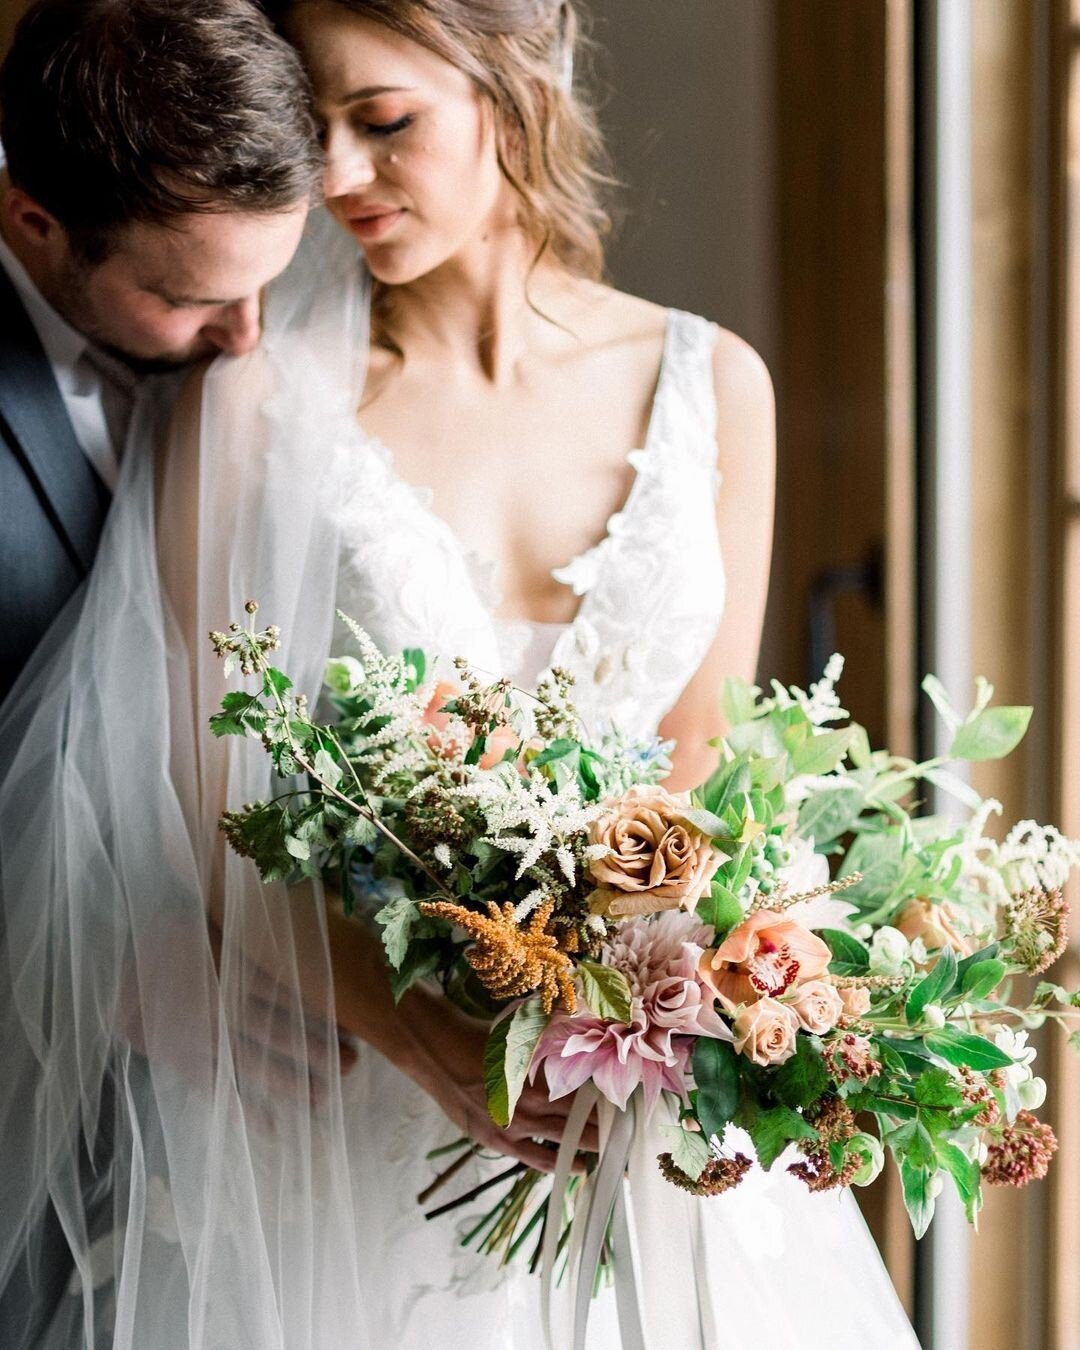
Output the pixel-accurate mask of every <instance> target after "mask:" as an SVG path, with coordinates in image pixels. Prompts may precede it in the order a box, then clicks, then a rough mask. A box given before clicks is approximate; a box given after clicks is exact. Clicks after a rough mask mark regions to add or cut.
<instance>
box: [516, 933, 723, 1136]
mask: <svg viewBox="0 0 1080 1350" xmlns="http://www.w3.org/2000/svg"><path fill="white" fill-rule="evenodd" d="M711 940H712V929H710V928H708V927H707V926H706V925H704V924H702V923H701V922H700V921H699V920H697V919H695V917H694V916H693V915H692V914H686V913H683V912H681V911H678V910H670V911H668V912H667V913H665V914H662V915H660V916H659V917H658V918H652V919H650V918H633V919H628V920H626V922H624V923H622V924H620V925H619V927H618V929H617V930H616V932H615V935H614V937H613V938H612V940H611V941H610V942H609V943H607V944H606V945H605V947H604V951H603V955H602V958H601V959H602V961H603V964H604V965H606V966H612V967H614V968H615V969H616V970H620V971H622V973H623V974H624V975H625V976H626V980H627V983H628V984H629V986H630V995H631V1015H630V1022H629V1024H626V1023H623V1022H612V1021H606V1020H604V1019H602V1018H599V1017H596V1016H595V1015H594V1014H593V1013H591V1012H589V1011H587V1010H584V1002H582V1008H583V1011H581V1012H578V1013H574V1014H567V1013H565V1012H560V1013H556V1014H555V1016H554V1017H553V1018H552V1019H551V1022H550V1023H549V1024H548V1027H547V1029H546V1030H545V1032H544V1034H543V1036H542V1037H541V1038H540V1044H539V1045H538V1047H537V1052H536V1057H535V1059H534V1060H533V1066H532V1073H533V1074H534V1075H535V1074H536V1073H537V1072H538V1070H539V1068H540V1065H541V1064H543V1065H544V1069H545V1073H546V1075H547V1083H548V1089H549V1092H550V1094H551V1098H552V1100H554V1099H555V1098H557V1097H564V1096H566V1095H567V1093H570V1092H575V1091H576V1090H577V1089H578V1088H579V1087H581V1086H582V1084H584V1083H586V1082H588V1081H589V1080H590V1079H591V1080H592V1081H593V1082H594V1083H595V1084H596V1087H597V1088H598V1089H599V1091H600V1092H602V1093H603V1094H604V1096H605V1097H607V1098H608V1100H609V1101H611V1102H614V1103H615V1105H616V1106H618V1107H619V1108H620V1109H625V1107H626V1103H627V1102H628V1101H629V1099H630V1096H631V1094H632V1093H633V1092H634V1090H635V1089H636V1088H637V1087H638V1086H641V1087H643V1088H644V1091H645V1100H646V1104H647V1105H648V1106H649V1107H651V1106H652V1105H653V1104H654V1103H655V1101H656V1099H657V1097H658V1096H659V1095H660V1093H661V1092H662V1091H668V1092H675V1093H677V1094H678V1095H679V1096H680V1097H685V1096H686V1073H687V1067H688V1063H689V1058H690V1052H691V1050H692V1048H693V1038H694V1037H696V1036H714V1037H716V1038H717V1039H719V1040H725V1041H730V1040H731V1037H732V1033H731V1030H730V1029H729V1028H728V1026H727V1024H726V1023H725V1022H724V1020H723V1019H722V1018H721V1017H720V1016H718V1014H717V1013H716V1012H715V1010H714V1008H713V997H712V993H711V991H710V990H709V989H708V988H707V987H706V986H705V985H704V984H703V983H702V981H701V980H700V978H699V976H698V968H699V964H700V961H701V956H702V953H703V952H704V950H705V948H706V947H707V946H708V944H709V942H710V941H711Z"/></svg>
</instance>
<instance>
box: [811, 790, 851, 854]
mask: <svg viewBox="0 0 1080 1350" xmlns="http://www.w3.org/2000/svg"><path fill="white" fill-rule="evenodd" d="M864 801H865V794H864V792H863V789H862V788H860V787H850V786H847V785H845V786H843V787H835V788H828V789H825V788H823V789H822V790H821V791H819V792H812V793H811V794H810V796H809V797H807V798H806V800H805V801H804V802H803V804H802V806H801V807H800V808H799V825H798V832H799V834H800V835H802V837H803V838H804V839H813V841H814V843H815V844H817V845H818V846H819V847H820V846H821V845H823V844H828V843H831V842H832V840H834V839H838V838H839V837H840V835H842V834H847V833H848V831H849V830H850V829H852V827H853V826H854V825H855V822H856V821H857V820H858V818H859V812H860V811H861V810H862V808H863V803H864Z"/></svg>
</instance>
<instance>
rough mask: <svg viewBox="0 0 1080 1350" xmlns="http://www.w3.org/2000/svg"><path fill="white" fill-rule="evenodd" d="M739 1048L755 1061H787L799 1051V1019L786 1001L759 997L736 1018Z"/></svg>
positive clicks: (740, 1051) (739, 1050) (776, 1062)
mask: <svg viewBox="0 0 1080 1350" xmlns="http://www.w3.org/2000/svg"><path fill="white" fill-rule="evenodd" d="M734 1030H735V1050H736V1052H737V1053H738V1054H740V1055H745V1056H746V1057H747V1059H750V1060H753V1062H754V1063H755V1064H762V1065H766V1066H767V1065H769V1064H783V1063H784V1061H785V1060H788V1059H790V1058H791V1056H792V1055H793V1054H794V1053H795V1037H796V1036H797V1034H798V1031H799V1019H798V1018H797V1017H796V1016H795V1013H794V1012H793V1011H792V1010H791V1008H789V1007H788V1006H787V1005H786V1004H784V1003H778V1002H777V1000H776V999H774V998H759V999H758V1000H757V1002H756V1003H748V1004H747V1005H746V1007H745V1008H740V1009H739V1012H738V1014H737V1015H736V1018H735V1027H734Z"/></svg>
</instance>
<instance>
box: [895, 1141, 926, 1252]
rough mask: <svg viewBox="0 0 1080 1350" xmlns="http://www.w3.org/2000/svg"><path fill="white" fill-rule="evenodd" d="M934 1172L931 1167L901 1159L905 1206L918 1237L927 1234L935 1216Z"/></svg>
mask: <svg viewBox="0 0 1080 1350" xmlns="http://www.w3.org/2000/svg"><path fill="white" fill-rule="evenodd" d="M933 1177H934V1172H933V1170H932V1169H931V1168H929V1167H914V1166H912V1164H911V1163H909V1162H907V1161H906V1160H905V1159H903V1158H901V1160H900V1181H901V1184H902V1186H903V1190H904V1208H905V1209H906V1210H907V1212H908V1218H909V1219H910V1220H911V1227H912V1229H913V1230H914V1232H915V1236H916V1237H917V1238H921V1237H923V1236H924V1235H925V1233H926V1230H927V1229H928V1228H929V1227H930V1220H931V1219H932V1218H933V1217H934V1197H933V1195H932V1193H931V1190H930V1183H931V1182H932V1181H933Z"/></svg>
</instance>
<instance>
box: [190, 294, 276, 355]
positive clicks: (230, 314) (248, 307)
mask: <svg viewBox="0 0 1080 1350" xmlns="http://www.w3.org/2000/svg"><path fill="white" fill-rule="evenodd" d="M261 331H262V324H261V319H260V306H259V297H258V296H257V295H253V296H251V297H249V299H247V300H238V301H237V302H236V304H234V305H228V306H226V308H225V309H223V310H222V311H221V312H220V313H219V314H218V315H217V316H216V317H215V318H214V320H213V322H212V323H208V324H207V325H206V327H205V328H204V329H203V332H204V333H205V335H206V337H207V338H208V339H209V340H210V341H211V342H212V343H213V344H214V346H215V347H217V348H219V349H220V350H221V351H223V352H227V353H228V354H229V355H230V356H243V354H244V353H245V352H249V351H251V349H252V348H253V347H254V346H255V344H256V343H257V342H258V341H259V335H260V333H261Z"/></svg>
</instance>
